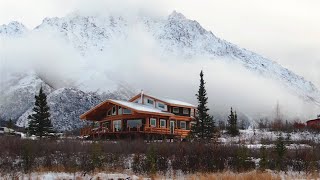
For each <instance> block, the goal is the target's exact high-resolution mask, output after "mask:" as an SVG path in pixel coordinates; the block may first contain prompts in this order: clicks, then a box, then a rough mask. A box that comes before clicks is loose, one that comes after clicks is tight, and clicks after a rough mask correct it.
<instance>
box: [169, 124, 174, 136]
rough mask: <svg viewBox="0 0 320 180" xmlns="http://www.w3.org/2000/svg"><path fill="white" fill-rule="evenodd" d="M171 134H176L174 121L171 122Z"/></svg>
mask: <svg viewBox="0 0 320 180" xmlns="http://www.w3.org/2000/svg"><path fill="white" fill-rule="evenodd" d="M170 133H171V134H174V121H170Z"/></svg>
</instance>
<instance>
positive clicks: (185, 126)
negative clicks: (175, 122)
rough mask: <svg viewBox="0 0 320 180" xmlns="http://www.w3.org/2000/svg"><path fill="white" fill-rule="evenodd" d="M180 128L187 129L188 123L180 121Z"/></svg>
mask: <svg viewBox="0 0 320 180" xmlns="http://www.w3.org/2000/svg"><path fill="white" fill-rule="evenodd" d="M180 128H181V129H187V123H186V122H185V121H180Z"/></svg>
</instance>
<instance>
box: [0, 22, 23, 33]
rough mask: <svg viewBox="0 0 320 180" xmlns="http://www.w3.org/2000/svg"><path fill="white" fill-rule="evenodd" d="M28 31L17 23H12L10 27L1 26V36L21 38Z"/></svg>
mask: <svg viewBox="0 0 320 180" xmlns="http://www.w3.org/2000/svg"><path fill="white" fill-rule="evenodd" d="M27 31H28V30H27V28H26V27H25V26H24V25H23V24H21V23H19V22H17V21H12V22H10V23H9V24H8V25H6V24H4V25H1V26H0V36H19V35H22V34H24V33H26V32H27Z"/></svg>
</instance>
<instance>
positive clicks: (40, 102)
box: [28, 87, 53, 138]
mask: <svg viewBox="0 0 320 180" xmlns="http://www.w3.org/2000/svg"><path fill="white" fill-rule="evenodd" d="M35 99H36V102H35V106H34V108H33V111H34V113H33V114H31V115H29V116H28V119H29V127H28V132H29V134H30V135H36V136H39V137H40V138H42V137H43V136H47V135H48V134H49V133H51V132H53V128H52V124H51V120H50V113H49V106H48V105H47V96H46V94H45V93H44V92H43V90H42V87H41V88H40V91H39V95H38V96H35Z"/></svg>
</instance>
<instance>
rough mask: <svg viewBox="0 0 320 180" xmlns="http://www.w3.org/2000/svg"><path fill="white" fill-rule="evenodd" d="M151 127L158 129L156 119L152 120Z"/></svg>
mask: <svg viewBox="0 0 320 180" xmlns="http://www.w3.org/2000/svg"><path fill="white" fill-rule="evenodd" d="M150 126H151V127H157V119H156V118H150Z"/></svg>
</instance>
